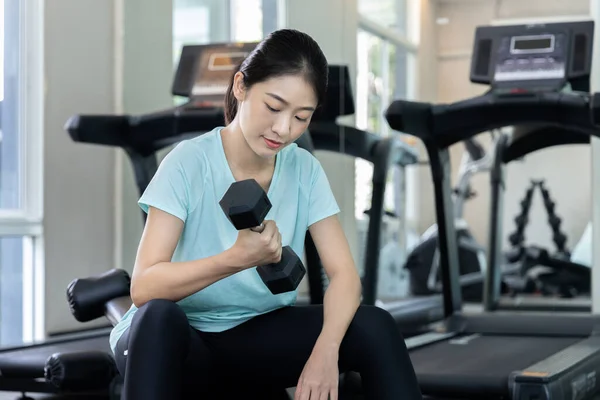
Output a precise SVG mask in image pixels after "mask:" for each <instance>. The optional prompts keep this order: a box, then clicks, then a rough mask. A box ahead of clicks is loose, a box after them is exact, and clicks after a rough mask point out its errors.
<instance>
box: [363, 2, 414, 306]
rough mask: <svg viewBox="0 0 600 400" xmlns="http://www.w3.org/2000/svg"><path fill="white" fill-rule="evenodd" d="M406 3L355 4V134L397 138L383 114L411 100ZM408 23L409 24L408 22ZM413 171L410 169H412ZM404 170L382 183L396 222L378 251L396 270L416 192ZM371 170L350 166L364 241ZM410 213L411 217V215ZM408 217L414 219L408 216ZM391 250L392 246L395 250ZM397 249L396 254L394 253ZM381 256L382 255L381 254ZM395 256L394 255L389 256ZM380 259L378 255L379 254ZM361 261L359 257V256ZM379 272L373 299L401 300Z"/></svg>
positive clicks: (398, 289) (393, 279)
mask: <svg viewBox="0 0 600 400" xmlns="http://www.w3.org/2000/svg"><path fill="white" fill-rule="evenodd" d="M408 3H412V2H407V1H406V0H359V3H358V8H359V29H358V32H357V46H358V49H357V51H358V54H359V57H358V66H357V83H356V88H357V90H356V105H357V113H356V124H357V127H358V128H360V129H365V130H367V131H370V132H373V133H375V134H378V135H380V136H383V137H387V136H389V135H398V136H400V137H403V136H404V135H403V134H402V133H401V132H394V131H392V130H391V129H390V127H389V125H388V123H387V121H386V120H385V117H384V112H385V110H386V108H387V107H388V106H389V104H390V103H391V101H393V100H394V99H412V98H414V93H415V86H414V81H415V62H416V52H417V42H416V39H417V38H416V37H415V35H413V34H412V29H413V27H412V25H411V24H410V23H409V21H411V18H412V17H411V15H410V12H411V11H412V10H411V9H409V8H408V7H407V4H408ZM409 17H411V18H409ZM413 170H414V169H413ZM411 173H413V171H411V170H410V169H401V168H392V169H391V170H390V172H389V173H388V182H387V188H386V196H385V202H384V209H385V211H387V212H390V213H393V214H396V216H397V217H396V218H387V217H386V218H385V219H384V222H383V224H382V228H383V232H382V238H381V246H382V247H384V246H385V247H386V249H385V251H384V252H388V253H390V254H396V256H394V257H396V258H397V259H398V260H399V261H398V263H399V264H402V263H403V257H404V255H405V251H404V253H402V252H403V249H402V248H403V247H404V246H402V243H401V242H402V238H404V237H405V235H404V234H403V233H402V232H400V230H401V229H405V228H406V226H405V225H406V220H407V218H406V217H407V216H406V212H405V210H408V212H409V213H410V212H411V207H410V205H411V201H412V202H413V203H414V199H411V198H410V197H409V196H407V194H408V195H414V194H415V193H416V191H415V190H414V189H411V186H414V183H413V182H414V179H412V180H411V178H412V177H411V176H410V175H411ZM372 174H373V166H372V165H371V164H370V163H368V162H366V161H364V160H357V161H356V163H355V179H356V190H355V215H356V218H357V220H358V221H359V229H360V232H359V235H360V236H361V237H362V238H364V239H363V244H364V240H365V239H366V230H367V227H368V223H367V221H366V215H365V213H364V212H365V210H367V209H369V208H370V201H371V196H372V190H371V189H372V188H371V179H372ZM413 212H414V211H413ZM410 217H413V218H414V216H409V218H410ZM396 245H397V246H396ZM398 249H399V250H398ZM382 251H383V250H382ZM394 252H395V253H394ZM382 254H383V252H382ZM360 257H361V259H362V257H363V255H361V256H360ZM382 258H383V257H382ZM386 273H388V272H385V271H380V279H379V282H378V293H379V295H380V297H386V298H390V297H392V298H397V297H403V296H402V294H403V292H404V291H405V290H406V288H405V285H404V284H403V283H402V280H401V277H399V276H398V275H400V274H401V273H402V272H401V271H400V270H399V269H397V270H396V271H395V272H394V273H393V274H394V276H390V275H386Z"/></svg>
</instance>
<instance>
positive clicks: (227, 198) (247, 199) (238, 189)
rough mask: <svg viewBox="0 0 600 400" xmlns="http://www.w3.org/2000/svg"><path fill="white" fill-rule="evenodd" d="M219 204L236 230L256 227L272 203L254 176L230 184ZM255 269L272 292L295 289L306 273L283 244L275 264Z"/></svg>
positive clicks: (300, 262) (298, 259)
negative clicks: (278, 259) (279, 257)
mask: <svg viewBox="0 0 600 400" xmlns="http://www.w3.org/2000/svg"><path fill="white" fill-rule="evenodd" d="M219 205H220V206H221V208H222V209H223V212H225V215H226V216H227V218H228V219H229V220H230V221H231V223H232V224H233V226H235V228H236V229H237V230H242V229H251V228H256V227H260V226H261V225H262V223H263V221H264V219H265V217H266V215H267V213H268V212H269V210H270V209H271V206H272V205H271V201H270V200H269V198H268V197H267V194H266V193H265V191H264V190H263V188H262V187H261V186H260V185H259V184H258V182H256V181H255V180H254V179H246V180H243V181H237V182H234V183H232V184H231V186H230V187H229V189H227V192H225V194H224V195H223V198H222V199H221V201H220V202H219ZM257 271H258V274H259V275H260V277H261V279H262V280H263V282H264V283H265V285H267V287H268V288H269V290H270V291H271V293H273V294H280V293H285V292H290V291H292V290H296V288H297V287H298V285H299V284H300V281H301V280H302V278H303V277H304V274H305V273H306V269H305V268H304V265H303V264H302V260H300V257H298V255H297V254H296V253H295V252H294V250H292V249H291V247H290V246H285V247H283V249H282V253H281V260H280V261H279V262H278V263H276V264H268V265H259V266H258V267H257Z"/></svg>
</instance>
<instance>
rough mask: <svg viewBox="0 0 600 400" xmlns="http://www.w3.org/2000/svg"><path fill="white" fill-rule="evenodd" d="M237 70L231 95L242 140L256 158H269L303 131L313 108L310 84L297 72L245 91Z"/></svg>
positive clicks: (315, 99)
mask: <svg viewBox="0 0 600 400" xmlns="http://www.w3.org/2000/svg"><path fill="white" fill-rule="evenodd" d="M242 78H243V75H242V74H241V73H239V72H238V73H237V74H236V77H235V81H234V82H235V83H234V94H235V97H236V98H237V100H238V115H237V117H238V121H239V125H240V128H241V130H242V133H243V135H244V137H245V139H246V142H247V143H248V145H249V146H250V148H251V149H252V150H253V151H254V152H255V153H256V154H257V155H259V156H260V157H263V158H271V157H274V156H275V155H276V154H277V152H279V151H280V150H281V149H283V148H284V147H285V146H287V145H289V144H290V143H293V142H294V141H295V140H296V139H298V137H300V136H301V135H302V133H304V131H306V129H307V127H308V125H309V123H310V119H311V117H312V115H313V112H314V110H315V108H316V107H317V96H316V94H315V91H314V89H313V88H312V86H311V85H310V84H309V83H308V82H306V80H305V79H304V77H303V76H301V75H284V76H278V77H275V78H271V79H269V80H267V81H264V82H260V83H257V84H254V85H253V86H251V87H250V89H248V90H246V89H245V87H244V84H243V79H242Z"/></svg>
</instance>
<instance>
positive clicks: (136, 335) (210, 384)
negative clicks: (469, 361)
mask: <svg viewBox="0 0 600 400" xmlns="http://www.w3.org/2000/svg"><path fill="white" fill-rule="evenodd" d="M327 76H328V66H327V61H326V59H325V56H324V55H323V53H322V52H321V50H320V48H319V46H318V45H317V43H315V41H314V40H313V39H312V38H311V37H309V36H308V35H306V34H304V33H301V32H298V31H295V30H289V29H286V30H280V31H277V32H274V33H272V34H270V35H269V36H268V37H267V38H265V39H264V40H263V41H262V42H261V43H260V44H259V45H258V46H257V47H256V48H255V50H254V51H253V52H252V53H251V54H250V55H249V56H248V57H247V59H246V60H245V61H244V62H243V63H242V64H241V66H240V67H239V68H238V70H237V71H236V72H235V73H234V74H233V76H232V78H231V82H230V85H229V89H228V93H227V96H226V110H225V117H226V118H225V120H226V126H225V127H217V128H215V129H214V130H213V131H211V132H209V133H207V134H204V135H201V136H199V137H197V138H194V139H190V140H186V141H183V142H182V143H180V144H179V145H177V147H176V148H175V149H173V150H172V151H171V152H170V153H169V154H168V155H167V157H165V159H164V160H163V161H162V163H161V164H160V166H159V169H158V171H157V173H156V175H155V176H154V178H153V180H152V182H151V183H150V184H149V186H148V188H147V189H146V191H145V192H144V193H143V195H142V197H141V198H140V200H139V204H140V206H141V207H142V209H143V210H145V211H146V212H147V221H146V225H145V228H144V232H143V235H142V238H141V242H140V245H139V249H138V253H137V259H136V263H135V267H134V271H133V274H132V283H131V297H132V300H133V303H134V305H133V306H132V308H131V309H130V310H129V311H128V312H127V314H126V315H125V316H124V317H123V320H122V321H120V322H119V323H118V324H117V326H115V328H114V330H113V332H112V333H111V337H110V344H111V348H112V350H113V352H114V354H115V359H116V362H117V366H118V369H119V371H120V373H121V374H122V376H123V377H124V388H123V395H124V399H126V400H137V399H140V400H141V399H143V400H153V399H170V400H173V399H183V398H206V399H213V398H234V399H236V398H239V399H242V398H260V399H268V398H275V397H276V396H281V394H282V393H285V392H284V389H285V388H286V387H293V386H296V399H301V400H322V399H328V398H331V399H337V398H338V376H339V373H340V372H344V371H350V370H352V371H357V372H359V373H360V374H361V376H362V380H363V386H364V390H365V394H366V397H367V398H369V399H377V400H386V399H399V398H402V399H417V398H421V396H420V393H419V388H418V385H417V383H416V379H415V375H414V371H413V368H412V366H411V363H410V360H409V357H408V352H407V350H406V346H405V343H404V341H403V338H402V337H401V336H400V334H399V332H398V329H397V328H396V325H395V322H394V321H393V319H392V318H391V316H390V315H389V314H388V313H387V312H385V311H383V310H381V309H379V308H376V307H366V306H360V304H359V303H360V294H361V282H360V279H359V277H358V275H357V272H356V268H355V265H354V262H353V259H352V257H351V253H350V250H349V247H348V243H347V241H346V238H345V236H344V233H343V231H342V228H341V226H340V223H339V220H338V217H337V213H338V212H339V209H338V206H337V204H336V201H335V198H334V196H333V194H332V192H331V189H330V186H329V182H328V180H327V177H326V176H325V173H324V171H323V169H322V167H321V165H320V164H319V162H318V161H317V159H316V158H314V157H313V156H312V155H311V154H310V153H309V152H307V151H305V150H302V149H300V148H299V147H298V146H297V145H296V144H294V141H295V140H296V139H297V138H298V137H299V136H300V135H302V133H303V132H305V130H306V129H307V127H308V125H309V123H310V120H311V117H312V115H313V113H314V112H315V110H316V109H317V108H318V107H319V106H320V105H321V104H322V103H323V99H324V97H325V93H326V89H327ZM248 178H253V179H255V180H256V181H257V182H258V183H259V184H260V185H261V186H262V187H263V188H264V190H265V192H267V193H268V196H269V199H270V201H271V203H272V205H273V207H272V209H271V210H270V211H269V214H267V218H266V221H265V223H264V230H262V232H260V233H259V232H256V231H253V230H250V229H247V230H242V231H237V230H236V229H235V228H234V226H233V225H232V223H231V222H229V220H228V219H227V217H226V216H225V214H224V213H223V211H222V210H221V209H220V206H219V200H220V199H221V197H222V196H223V194H224V193H225V192H226V191H227V189H228V188H229V186H230V185H231V183H233V182H235V181H239V180H243V179H248ZM307 229H308V230H309V231H310V233H311V236H312V238H313V240H314V242H315V245H316V247H317V250H318V253H319V256H320V258H321V260H322V263H323V266H324V268H325V270H326V272H327V275H328V276H329V279H330V285H329V287H328V289H327V291H326V293H325V299H324V304H323V305H319V306H305V307H299V306H294V301H295V299H296V294H297V293H296V292H295V291H292V292H288V293H282V294H278V295H273V294H271V293H270V292H269V290H268V289H267V287H266V286H265V284H264V283H263V282H262V281H261V279H260V277H259V275H258V273H257V272H256V268H254V267H255V266H257V265H265V264H269V263H273V262H277V261H279V259H280V257H281V248H282V246H284V245H290V246H291V247H292V249H293V250H294V251H295V252H296V254H299V255H301V254H302V253H303V250H304V249H303V245H304V238H305V235H306V231H307ZM277 398H280V397H277Z"/></svg>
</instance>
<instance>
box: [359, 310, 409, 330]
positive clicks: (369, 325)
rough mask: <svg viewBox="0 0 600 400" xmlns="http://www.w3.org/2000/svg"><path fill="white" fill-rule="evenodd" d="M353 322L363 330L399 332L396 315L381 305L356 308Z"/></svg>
mask: <svg viewBox="0 0 600 400" xmlns="http://www.w3.org/2000/svg"><path fill="white" fill-rule="evenodd" d="M352 324H354V325H356V326H357V327H358V328H360V330H361V331H371V332H390V333H393V334H394V335H396V334H399V333H400V331H399V329H398V325H396V321H395V320H394V317H392V315H391V314H390V313H389V312H387V311H386V310H384V309H383V308H380V307H375V306H366V305H361V306H360V307H358V310H356V313H355V315H354V319H353V321H352Z"/></svg>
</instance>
